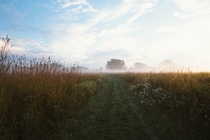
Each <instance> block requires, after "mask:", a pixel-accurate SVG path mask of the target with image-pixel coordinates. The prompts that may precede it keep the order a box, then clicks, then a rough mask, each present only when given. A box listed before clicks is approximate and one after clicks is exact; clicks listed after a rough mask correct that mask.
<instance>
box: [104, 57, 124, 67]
mask: <svg viewBox="0 0 210 140" xmlns="http://www.w3.org/2000/svg"><path fill="white" fill-rule="evenodd" d="M106 69H109V70H124V69H126V66H125V62H124V61H123V60H120V59H114V58H113V59H111V60H110V61H107V64H106Z"/></svg>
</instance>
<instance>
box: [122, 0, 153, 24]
mask: <svg viewBox="0 0 210 140" xmlns="http://www.w3.org/2000/svg"><path fill="white" fill-rule="evenodd" d="M156 4H157V1H156V0H151V1H143V3H140V4H137V5H136V6H135V7H134V9H132V11H131V12H134V13H135V14H134V15H133V16H131V18H129V19H128V20H127V22H126V24H125V26H128V25H130V24H131V23H132V22H134V21H135V20H136V19H138V18H139V17H140V16H142V15H144V14H146V13H148V12H150V11H152V10H153V9H152V8H153V7H154V6H155V5H156Z"/></svg>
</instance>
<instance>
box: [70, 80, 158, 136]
mask: <svg viewBox="0 0 210 140" xmlns="http://www.w3.org/2000/svg"><path fill="white" fill-rule="evenodd" d="M143 118H144V117H143V116H142V111H141V109H140V108H138V107H137V106H136V104H135V102H134V99H133V97H132V96H131V94H129V91H128V89H127V88H126V87H125V85H124V83H122V82H121V81H120V80H118V79H116V78H114V77H109V79H108V81H107V83H106V85H105V86H104V88H103V89H102V90H101V91H100V92H99V93H98V94H97V95H96V96H94V97H93V98H91V99H90V100H89V104H88V106H87V107H86V108H85V109H84V110H83V111H81V113H80V115H79V117H75V118H74V120H73V121H72V122H71V124H72V125H74V126H75V127H74V128H75V129H74V130H73V131H74V132H73V133H72V134H70V136H68V137H70V138H71V139H85V140H86V139H90V140H93V139H97V140H117V139H119V140H123V139H124V140H129V139H144V140H145V139H157V138H156V137H155V133H154V131H153V130H152V127H150V126H151V125H148V124H147V123H146V121H145V120H143ZM153 127H154V126H153Z"/></svg>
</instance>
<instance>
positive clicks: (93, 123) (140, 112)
mask: <svg viewBox="0 0 210 140" xmlns="http://www.w3.org/2000/svg"><path fill="white" fill-rule="evenodd" d="M3 41H4V45H3V46H2V47H1V50H0V51H1V52H0V139H26V140H29V139H31V140H32V139H210V134H209V130H210V104H209V101H210V73H192V72H174V73H172V72H171V73H121V74H102V73H99V74H82V73H80V72H79V71H78V70H77V69H75V67H76V64H73V65H72V66H70V67H68V68H66V67H64V66H63V65H62V64H61V63H60V62H57V61H52V60H51V59H50V58H41V59H33V60H27V59H26V58H25V57H24V56H15V55H12V54H11V52H10V50H9V40H8V39H5V40H3ZM131 134H132V135H131Z"/></svg>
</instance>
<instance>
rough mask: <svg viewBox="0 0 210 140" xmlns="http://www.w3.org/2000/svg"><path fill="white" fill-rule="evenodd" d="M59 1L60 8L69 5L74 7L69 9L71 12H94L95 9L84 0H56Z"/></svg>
mask: <svg viewBox="0 0 210 140" xmlns="http://www.w3.org/2000/svg"><path fill="white" fill-rule="evenodd" d="M57 2H58V3H60V7H61V8H62V9H66V8H69V7H75V6H76V8H73V9H72V10H71V11H72V12H73V13H81V12H83V13H85V12H96V11H97V9H94V8H93V7H92V5H91V4H89V3H88V2H87V1H86V0H73V1H70V0H57Z"/></svg>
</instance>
